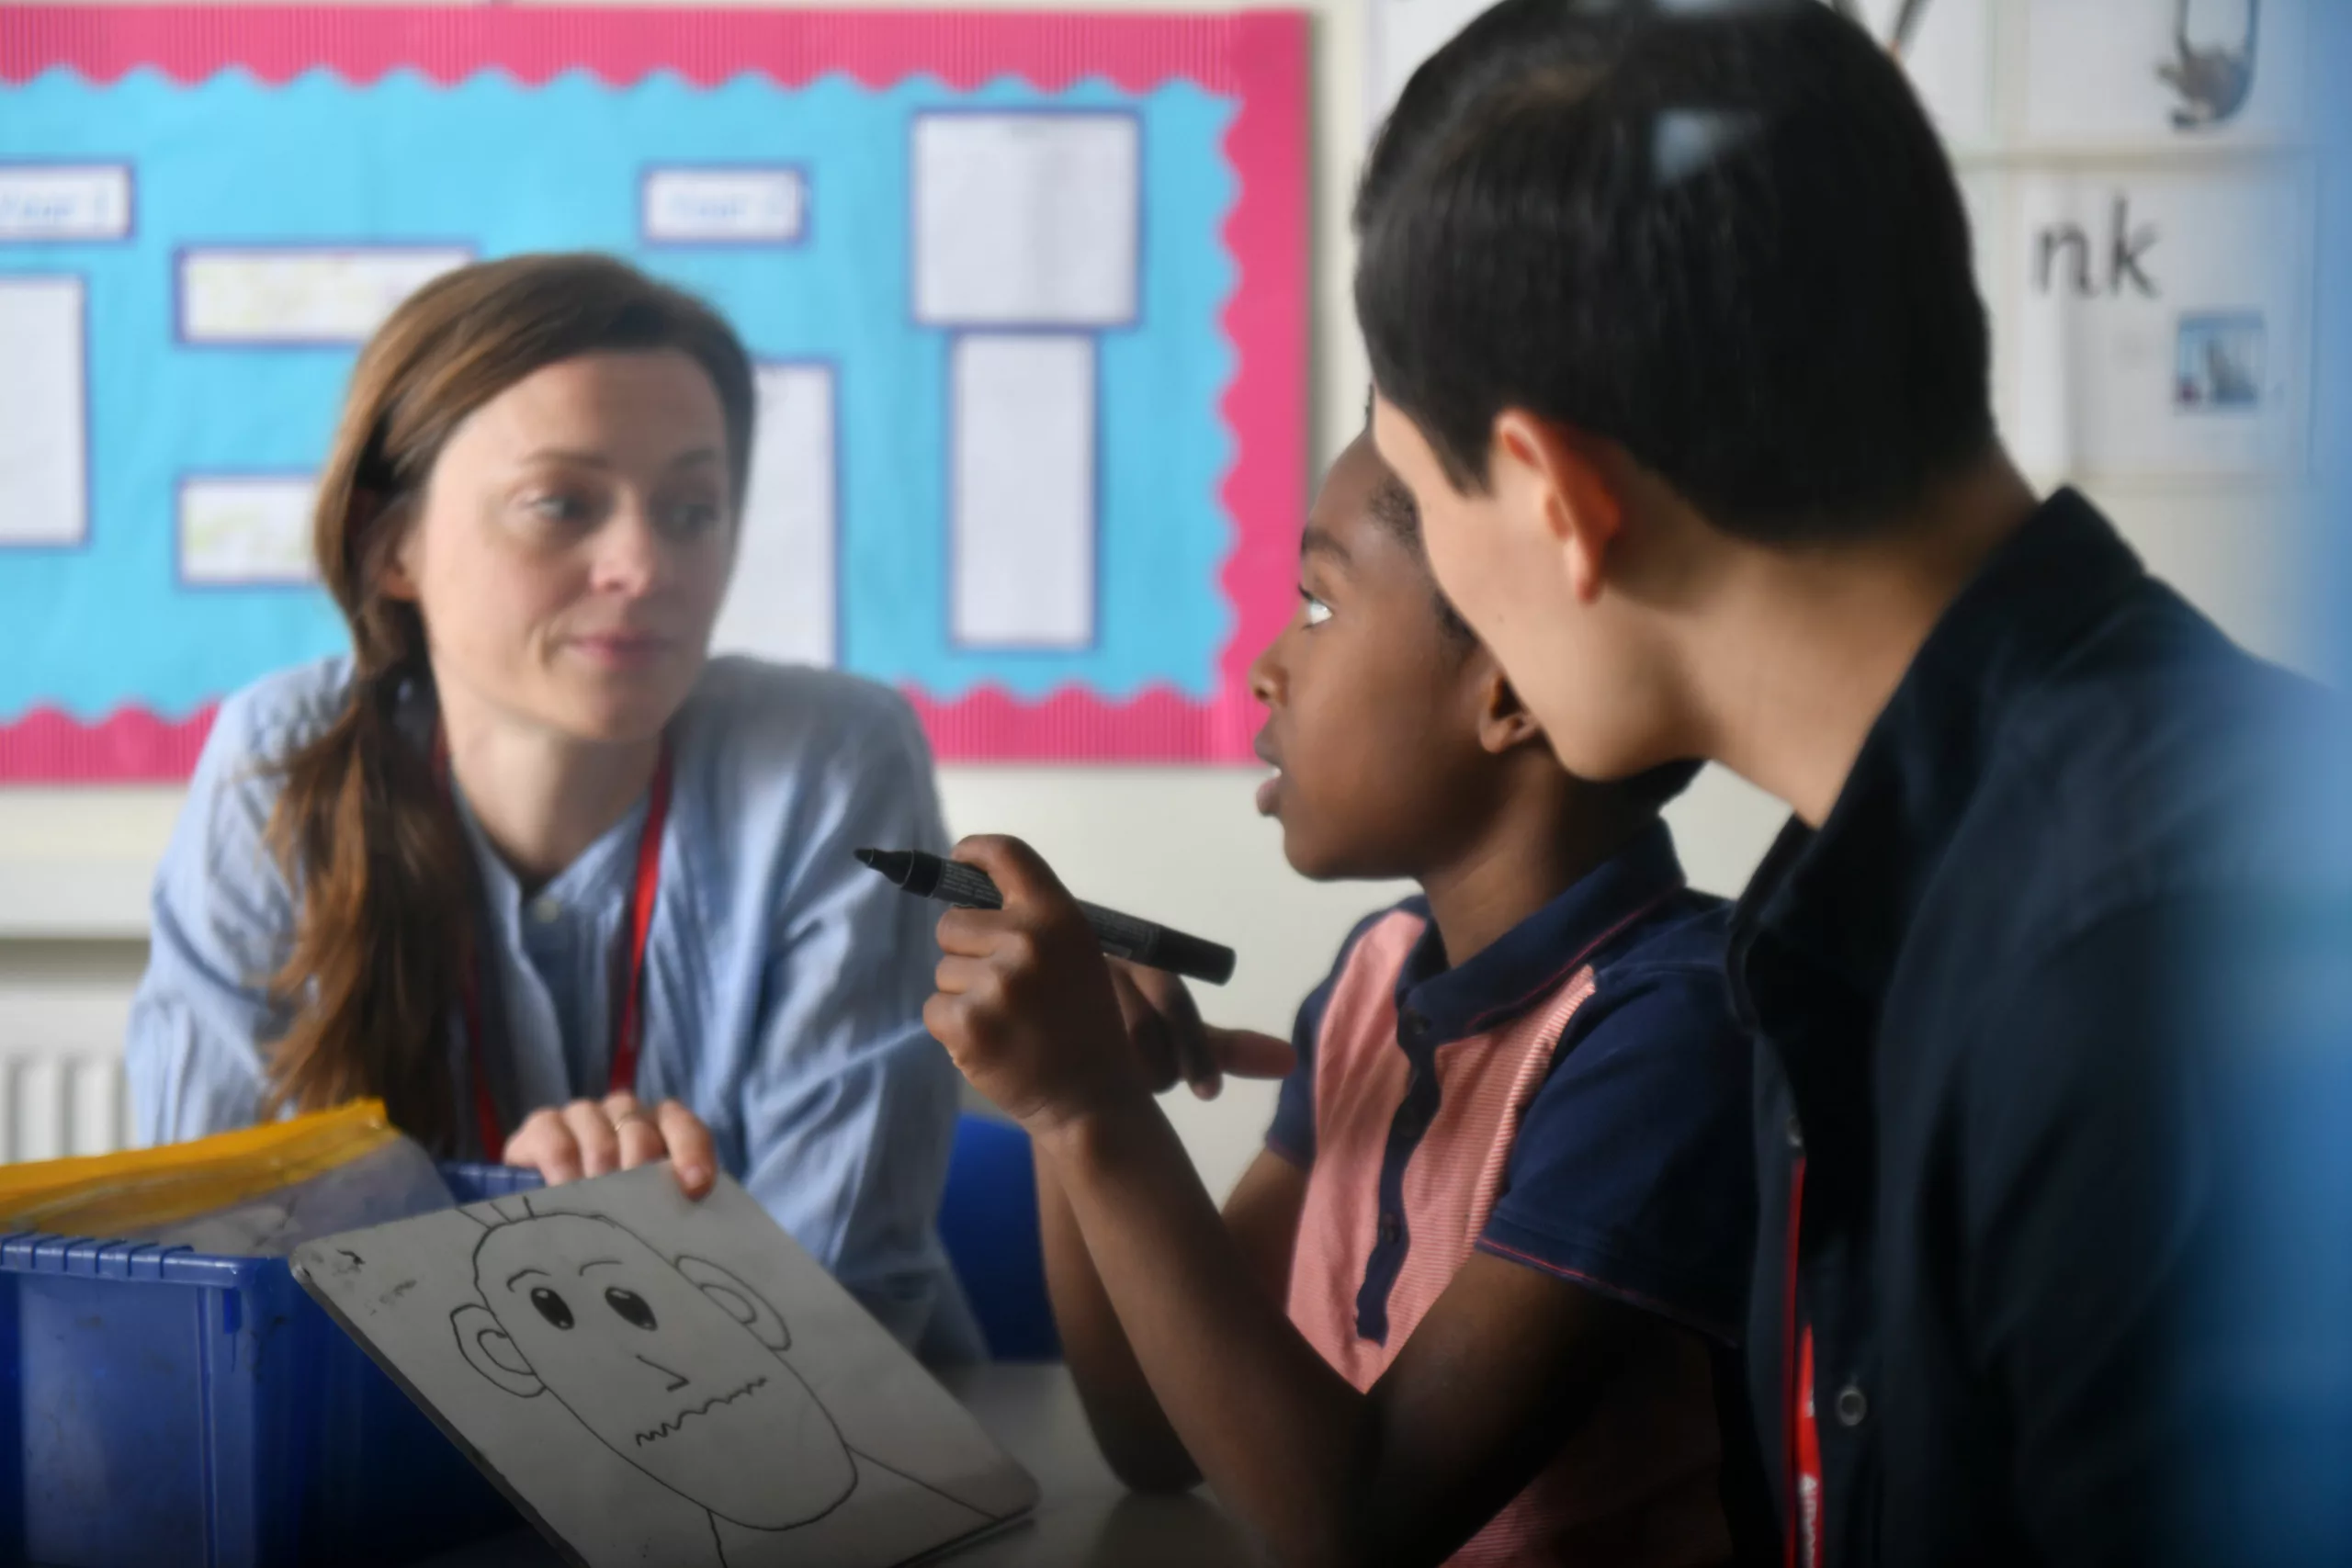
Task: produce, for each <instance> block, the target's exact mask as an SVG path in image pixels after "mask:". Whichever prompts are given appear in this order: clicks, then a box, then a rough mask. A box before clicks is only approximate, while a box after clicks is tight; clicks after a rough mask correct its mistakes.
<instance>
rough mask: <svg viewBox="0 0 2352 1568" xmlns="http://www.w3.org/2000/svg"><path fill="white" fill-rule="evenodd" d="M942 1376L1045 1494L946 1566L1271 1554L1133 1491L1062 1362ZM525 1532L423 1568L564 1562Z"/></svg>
mask: <svg viewBox="0 0 2352 1568" xmlns="http://www.w3.org/2000/svg"><path fill="white" fill-rule="evenodd" d="M939 1379H940V1382H944V1383H945V1384H946V1385H947V1388H948V1391H949V1392H950V1393H954V1394H955V1395H956V1398H957V1399H959V1400H961V1401H963V1403H964V1404H965V1406H966V1407H967V1409H969V1410H970V1411H971V1412H972V1414H973V1415H974V1416H978V1418H979V1422H980V1425H981V1426H982V1427H985V1428H987V1430H988V1433H989V1436H990V1437H992V1438H995V1439H996V1440H997V1441H998V1442H1000V1443H1001V1444H1003V1445H1004V1448H1005V1450H1006V1451H1007V1452H1009V1453H1011V1454H1012V1457H1013V1458H1014V1459H1016V1460H1019V1461H1021V1463H1022V1465H1023V1468H1025V1469H1026V1470H1027V1471H1028V1472H1029V1473H1030V1474H1032V1475H1034V1476H1035V1477H1036V1478H1037V1485H1038V1489H1039V1491H1040V1492H1041V1493H1042V1494H1043V1496H1042V1497H1041V1499H1040V1500H1039V1502H1038V1504H1037V1507H1036V1511H1035V1513H1033V1514H1031V1515H1030V1516H1029V1517H1028V1518H1027V1520H1025V1521H1024V1522H1023V1523H1021V1524H1019V1525H1016V1526H1014V1527H1013V1528H1012V1529H1009V1530H1006V1531H1004V1532H1003V1533H1001V1534H999V1535H995V1536H991V1537H989V1539H987V1540H980V1541H975V1542H974V1543H973V1544H972V1545H970V1546H968V1547H966V1548H965V1549H964V1550H962V1551H956V1552H951V1553H949V1554H948V1555H946V1556H944V1557H942V1558H939V1559H936V1561H937V1562H939V1563H940V1564H941V1565H942V1568H1198V1565H1199V1564H1203V1563H1216V1564H1227V1563H1230V1564H1233V1565H1235V1568H1248V1565H1250V1564H1254V1563H1263V1562H1265V1561H1266V1559H1265V1557H1264V1555H1263V1553H1262V1552H1261V1551H1260V1550H1259V1549H1258V1548H1257V1547H1256V1546H1255V1545H1253V1544H1252V1543H1251V1541H1250V1537H1249V1536H1248V1535H1247V1534H1246V1533H1245V1532H1244V1531H1243V1530H1242V1529H1241V1528H1240V1527H1239V1526H1238V1525H1237V1524H1235V1523H1234V1522H1233V1520H1232V1519H1231V1518H1229V1517H1227V1516H1226V1515H1225V1514H1224V1513H1223V1512H1222V1511H1220V1510H1219V1509H1218V1507H1217V1506H1216V1504H1215V1503H1214V1502H1212V1501H1211V1500H1210V1499H1209V1497H1208V1495H1206V1494H1205V1493H1200V1492H1194V1493H1188V1494H1185V1495H1181V1496H1173V1497H1168V1496H1146V1495H1141V1494H1139V1493H1134V1492H1129V1491H1128V1490H1127V1489H1126V1488H1125V1487H1124V1486H1122V1485H1121V1484H1120V1483H1119V1481H1118V1478H1117V1477H1115V1476H1114V1475H1113V1474H1112V1473H1111V1471H1110V1467H1109V1466H1107V1465H1105V1464H1104V1463H1103V1456H1102V1453H1101V1451H1100V1450H1097V1449H1096V1448H1095V1446H1094V1434H1093V1433H1092V1432H1091V1431H1089V1430H1088V1429H1087V1426H1086V1413H1085V1411H1084V1410H1082V1409H1081V1408H1080V1405H1079V1402H1078V1389H1077V1387H1076V1385H1074V1384H1073V1383H1072V1382H1070V1377H1069V1369H1068V1368H1066V1367H1064V1366H1062V1365H1060V1364H1059V1363H1058V1362H1056V1363H1052V1364H1036V1365H1031V1364H1024V1363H1021V1362H1011V1361H1005V1362H995V1363H991V1364H989V1365H986V1366H978V1367H965V1368H955V1369H950V1370H947V1371H942V1372H941V1373H940V1374H939ZM562 1562H563V1559H562V1558H561V1557H560V1556H559V1555H558V1554H557V1552H556V1551H555V1549H554V1548H553V1547H551V1546H549V1545H548V1544H547V1542H545V1541H544V1540H540V1539H539V1538H538V1537H537V1535H535V1534H532V1533H529V1532H527V1531H526V1532H523V1533H520V1534H516V1535H511V1536H502V1537H499V1538H498V1539H496V1540H484V1541H476V1542H475V1543H473V1544H472V1545H470V1546H466V1547H461V1548H459V1549H458V1550H457V1551H449V1552H444V1553H442V1554H440V1555H438V1556H435V1557H433V1558H431V1559H428V1560H427V1561H426V1562H421V1563H418V1564H416V1565H415V1568H561V1564H562Z"/></svg>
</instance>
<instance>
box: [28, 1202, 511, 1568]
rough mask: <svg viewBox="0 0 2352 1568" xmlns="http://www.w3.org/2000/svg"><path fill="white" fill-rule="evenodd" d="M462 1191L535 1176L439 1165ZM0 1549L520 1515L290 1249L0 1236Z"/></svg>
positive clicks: (428, 1536) (396, 1538)
mask: <svg viewBox="0 0 2352 1568" xmlns="http://www.w3.org/2000/svg"><path fill="white" fill-rule="evenodd" d="M443 1174H444V1175H445V1176H446V1177H447V1179H448V1182H449V1186H450V1188H451V1190H453V1191H455V1192H456V1193H457V1195H458V1201H460V1202H474V1201H480V1200H481V1199H485V1198H495V1197H499V1196H502V1195H503V1194H505V1193H508V1192H514V1191H518V1190H522V1189H524V1188H528V1187H536V1186H537V1185H538V1184H539V1179H538V1177H537V1174H536V1173H534V1172H529V1171H519V1170H510V1169H507V1168H503V1167H495V1166H445V1167H444V1168H443ZM0 1380H5V1386H0V1562H27V1563H40V1564H45V1565H53V1568H118V1565H121V1568H132V1565H137V1568H147V1565H149V1564H157V1563H170V1564H179V1563H187V1564H191V1565H193V1564H205V1565H207V1568H245V1565H256V1568H258V1565H261V1564H295V1563H302V1564H309V1563H334V1564H344V1563H353V1564H358V1563H380V1562H404V1561H407V1560H410V1559H413V1558H415V1557H418V1556H422V1555H424V1554H426V1553H428V1552H431V1551H436V1550H439V1549H442V1548H445V1547H447V1546H451V1545H454V1544H456V1543H458V1542H460V1541H464V1540H473V1539H475V1538H477V1537H480V1536H483V1535H487V1534H490V1533H492V1532H493V1531H498V1530H510V1529H520V1528H522V1520H521V1518H520V1517H519V1516H518V1515H516V1514H515V1510H514V1509H513V1508H512V1507H511V1506H509V1505H508V1504H507V1502H506V1500H505V1499H504V1498H503V1497H501V1496H500V1495H498V1493H497V1492H496V1491H495V1490H494V1489H493V1488H492V1486H491V1484H490V1483H488V1482H487V1481H485V1480H483V1479H482V1477H481V1473H480V1472H477V1471H476V1470H475V1469H474V1467H473V1466H472V1465H471V1464H469V1463H468V1462H467V1461H466V1459H465V1457H464V1456H463V1455H462V1454H460V1453H458V1450H457V1449H456V1448H454V1447H453V1446H451V1444H450V1443H449V1440H448V1439H447V1438H444V1437H443V1436H442V1435H441V1433H440V1432H439V1431H438V1430H437V1429H436V1428H435V1427H434V1425H433V1423H432V1421H431V1420H429V1419H428V1418H427V1417H426V1416H424V1412H422V1411H420V1410H418V1409H417V1408H416V1406H415V1405H414V1404H411V1403H410V1401H409V1399H408V1396H407V1395H406V1394H404V1393H401V1391H400V1389H399V1388H398V1387H397V1386H396V1385H395V1384H394V1383H393V1382H392V1381H391V1380H390V1378H388V1377H386V1376H385V1375H384V1374H383V1372H382V1371H379V1370H378V1368H377V1366H376V1364H375V1363H374V1362H373V1361H370V1360H369V1359H368V1355H367V1352H365V1351H364V1350H362V1349H360V1348H359V1347H358V1346H357V1345H356V1344H354V1343H353V1342H352V1341H351V1340H350V1339H349V1338H347V1337H345V1335H344V1333H343V1331H342V1330H341V1329H339V1328H337V1327H336V1326H335V1325H334V1322H333V1321H332V1320H330V1319H329V1318H328V1316H327V1314H325V1313H324V1312H323V1311H322V1310H321V1309H320V1307H319V1305H318V1303H315V1302H313V1301H311V1298H310V1297H309V1296H308V1295H306V1294H304V1293H303V1291H302V1287H301V1286H300V1285H299V1284H297V1283H295V1281H294V1279H293V1276H292V1275H290V1274H289V1273H288V1271H287V1268H286V1260H285V1259H284V1258H216V1257H207V1256H205V1255H202V1254H199V1253H195V1252H191V1251H188V1250H187V1249H186V1248H184V1247H182V1248H174V1249H171V1250H168V1251H166V1250H164V1249H162V1248H159V1247H155V1246H154V1245H153V1243H130V1242H107V1241H102V1240H96V1239H92V1238H89V1237H79V1238H71V1237H65V1236H54V1235H13V1236H8V1237H6V1239H5V1240H0Z"/></svg>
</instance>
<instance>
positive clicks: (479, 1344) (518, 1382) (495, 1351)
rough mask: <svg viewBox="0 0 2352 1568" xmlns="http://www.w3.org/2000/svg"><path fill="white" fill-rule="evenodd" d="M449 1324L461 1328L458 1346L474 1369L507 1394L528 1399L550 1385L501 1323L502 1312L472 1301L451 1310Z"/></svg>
mask: <svg viewBox="0 0 2352 1568" xmlns="http://www.w3.org/2000/svg"><path fill="white" fill-rule="evenodd" d="M449 1326H450V1327H452V1328H454V1329H456V1330H457V1331H458V1349H459V1350H462V1351H464V1352H465V1357H466V1359H467V1360H469V1361H470V1362H472V1363H473V1369H474V1371H478V1372H480V1373H481V1375H482V1376H484V1377H486V1378H488V1379H489V1380H490V1381H491V1382H494V1383H496V1384H497V1385H498V1386H499V1387H501V1388H503V1389H504V1390H505V1391H506V1392H507V1393H512V1394H516V1395H519V1396H521V1397H522V1398H524V1399H528V1398H530V1397H531V1396H532V1395H533V1394H535V1393H538V1392H539V1391H540V1390H541V1389H543V1388H545V1387H547V1384H545V1383H543V1382H540V1381H539V1374H538V1373H537V1372H535V1371H532V1370H531V1363H530V1362H529V1361H528V1360H526V1359H525V1358H524V1355H523V1352H522V1351H521V1350H519V1349H517V1348H515V1341H514V1340H512V1339H510V1338H508V1337H507V1335H506V1330H504V1329H503V1328H501V1327H500V1326H498V1314H496V1313H493V1312H492V1311H491V1310H490V1309H489V1308H488V1307H486V1306H484V1305H482V1304H481V1303H480V1302H468V1303H466V1304H465V1305H463V1306H461V1307H459V1308H458V1310H457V1311H455V1312H453V1313H451V1314H449Z"/></svg>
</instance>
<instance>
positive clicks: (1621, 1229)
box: [1478, 964, 1756, 1344]
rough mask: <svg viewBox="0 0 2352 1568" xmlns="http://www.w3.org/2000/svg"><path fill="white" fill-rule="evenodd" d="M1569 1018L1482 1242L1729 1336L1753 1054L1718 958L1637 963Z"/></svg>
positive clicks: (1743, 1226)
mask: <svg viewBox="0 0 2352 1568" xmlns="http://www.w3.org/2000/svg"><path fill="white" fill-rule="evenodd" d="M1611 978H1613V976H1609V975H1608V974H1607V973H1606V972H1605V971H1604V973H1603V976H1602V980H1601V989H1600V990H1599V991H1597V992H1596V993H1595V994H1594V996H1593V998H1592V999H1591V1000H1589V1001H1588V1002H1586V1003H1585V1005H1584V1006H1583V1007H1582V1008H1579V1009H1578V1010H1577V1015H1576V1017H1575V1018H1574V1019H1573V1020H1571V1021H1570V1023H1569V1027H1568V1032H1567V1035H1566V1038H1565V1039H1564V1041H1563V1042H1562V1044H1561V1046H1560V1051H1561V1053H1562V1054H1561V1055H1560V1056H1559V1058H1558V1060H1557V1061H1556V1062H1555V1065H1554V1066H1553V1068H1552V1071H1551V1074H1550V1076H1549V1077H1546V1078H1545V1079H1544V1087H1543V1088H1542V1089H1538V1090H1537V1091H1536V1095H1535V1100H1534V1102H1533V1103H1532V1104H1531V1105H1530V1106H1529V1107H1528V1108H1527V1111H1526V1114H1525V1115H1524V1116H1523V1117H1522V1118H1521V1122H1520V1127H1519V1134H1518V1136H1517V1138H1516V1139H1515V1140H1514V1141H1513V1142H1512V1145H1511V1152H1510V1166H1509V1167H1508V1168H1507V1169H1506V1173H1505V1178H1504V1183H1505V1184H1504V1190H1503V1193H1502V1196H1501V1197H1500V1198H1499V1199H1498V1201H1496V1204H1495V1209H1494V1213H1492V1214H1491V1215H1489V1216H1488V1218H1487V1228H1486V1230H1485V1231H1484V1232H1483V1233H1482V1234H1481V1235H1480V1236H1479V1238H1478V1247H1479V1249H1480V1250H1481V1251H1484V1252H1489V1253H1493V1254H1495V1255H1496V1256H1498V1257H1502V1258H1510V1259H1511V1260H1512V1261H1514V1262H1518V1263H1524V1264H1526V1265H1528V1266H1530V1267H1531V1268H1535V1269H1543V1270H1544V1271H1545V1272H1547V1273H1551V1274H1556V1275H1559V1276H1560V1277H1562V1278H1563V1279H1567V1280H1575V1281H1576V1282H1577V1283H1578V1284H1580V1285H1584V1286H1586V1287H1588V1288H1589V1289H1591V1290H1595V1291H1600V1292H1603V1293H1605V1294H1607V1295H1611V1296H1615V1297H1617V1298H1618V1299H1620V1300H1622V1301H1625V1302H1628V1303H1632V1304H1633V1305H1634V1306H1638V1307H1642V1308H1645V1309H1646V1310H1648V1311H1651V1312H1655V1313H1657V1314H1659V1315H1661V1316H1664V1317H1668V1318H1671V1319H1673V1320H1674V1321H1675V1322H1677V1323H1680V1324H1683V1325H1687V1326H1689V1327H1691V1328H1695V1329H1698V1330H1700V1331H1701V1332H1702V1333H1704V1334H1707V1335H1709V1336H1711V1337H1713V1338H1715V1339H1718V1340H1720V1341H1722V1342H1724V1344H1736V1343H1738V1340H1739V1325H1740V1323H1741V1321H1742V1319H1743V1316H1744V1314H1745V1309H1746V1306H1747V1271H1748V1264H1749V1254H1750V1252H1751V1250H1752V1249H1753V1247H1754V1245H1755V1231H1756V1174H1755V1170H1754V1167H1753V1163H1752V1156H1751V1152H1750V1151H1751V1146H1752V1145H1751V1138H1750V1135H1749V1117H1750V1105H1749V1099H1748V1094H1749V1083H1750V1075H1751V1072H1752V1070H1753V1058H1752V1056H1751V1054H1750V1052H1749V1049H1748V1043H1747V1036H1746V1035H1745V1033H1744V1032H1742V1031H1741V1030H1740V1028H1739V1026H1738V1025H1737V1023H1736V1021H1734V1020H1733V1017H1732V1012H1731V999H1730V995H1729V992H1728V990H1727V988H1726V987H1725V985H1724V977H1723V974H1722V971H1721V970H1720V969H1717V968H1715V967H1713V966H1712V965H1706V964H1676V965H1673V966H1670V967H1657V968H1649V967H1646V966H1645V969H1644V970H1643V971H1642V972H1641V973H1639V974H1637V975H1635V976H1628V977H1627V978H1626V979H1625V980H1624V981H1623V989H1622V990H1620V991H1618V993H1617V994H1615V995H1613V996H1612V995H1611V988H1612V987H1611V985H1610V981H1611Z"/></svg>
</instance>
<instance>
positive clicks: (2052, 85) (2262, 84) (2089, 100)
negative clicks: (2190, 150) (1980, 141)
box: [2020, 0, 2309, 147]
mask: <svg viewBox="0 0 2352 1568" xmlns="http://www.w3.org/2000/svg"><path fill="white" fill-rule="evenodd" d="M2023 23H2024V32H2025V39H2024V43H2025V51H2024V83H2023V94H2022V97H2023V104H2022V109H2021V114H2022V125H2021V127H2020V130H2021V138H2022V140H2023V141H2025V142H2027V143H2029V144H2033V145H2048V146H2064V145H2067V144H2081V143H2088V144H2094V145H2114V144H2125V143H2131V144H2143V145H2151V146H2159V147H2161V146H2188V145H2196V144H2214V143H2220V144H2224V145H2226V144H2229V143H2232V142H2245V141H2266V140H2272V141H2275V140H2278V139H2279V138H2282V137H2292V136H2294V135H2295V134H2297V133H2298V131H2299V130H2300V128H2301V122H2302V117H2303V113H2304V109H2305V106H2306V103H2307V101H2308V91H2309V78H2308V75H2307V68H2308V64H2309V60H2308V54H2307V51H2306V50H2305V47H2304V39H2305V38H2306V36H2307V33H2308V29H2309V17H2308V13H2307V12H2306V10H2305V9H2304V5H2303V0H2027V3H2026V6H2025V8H2024V13H2023Z"/></svg>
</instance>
